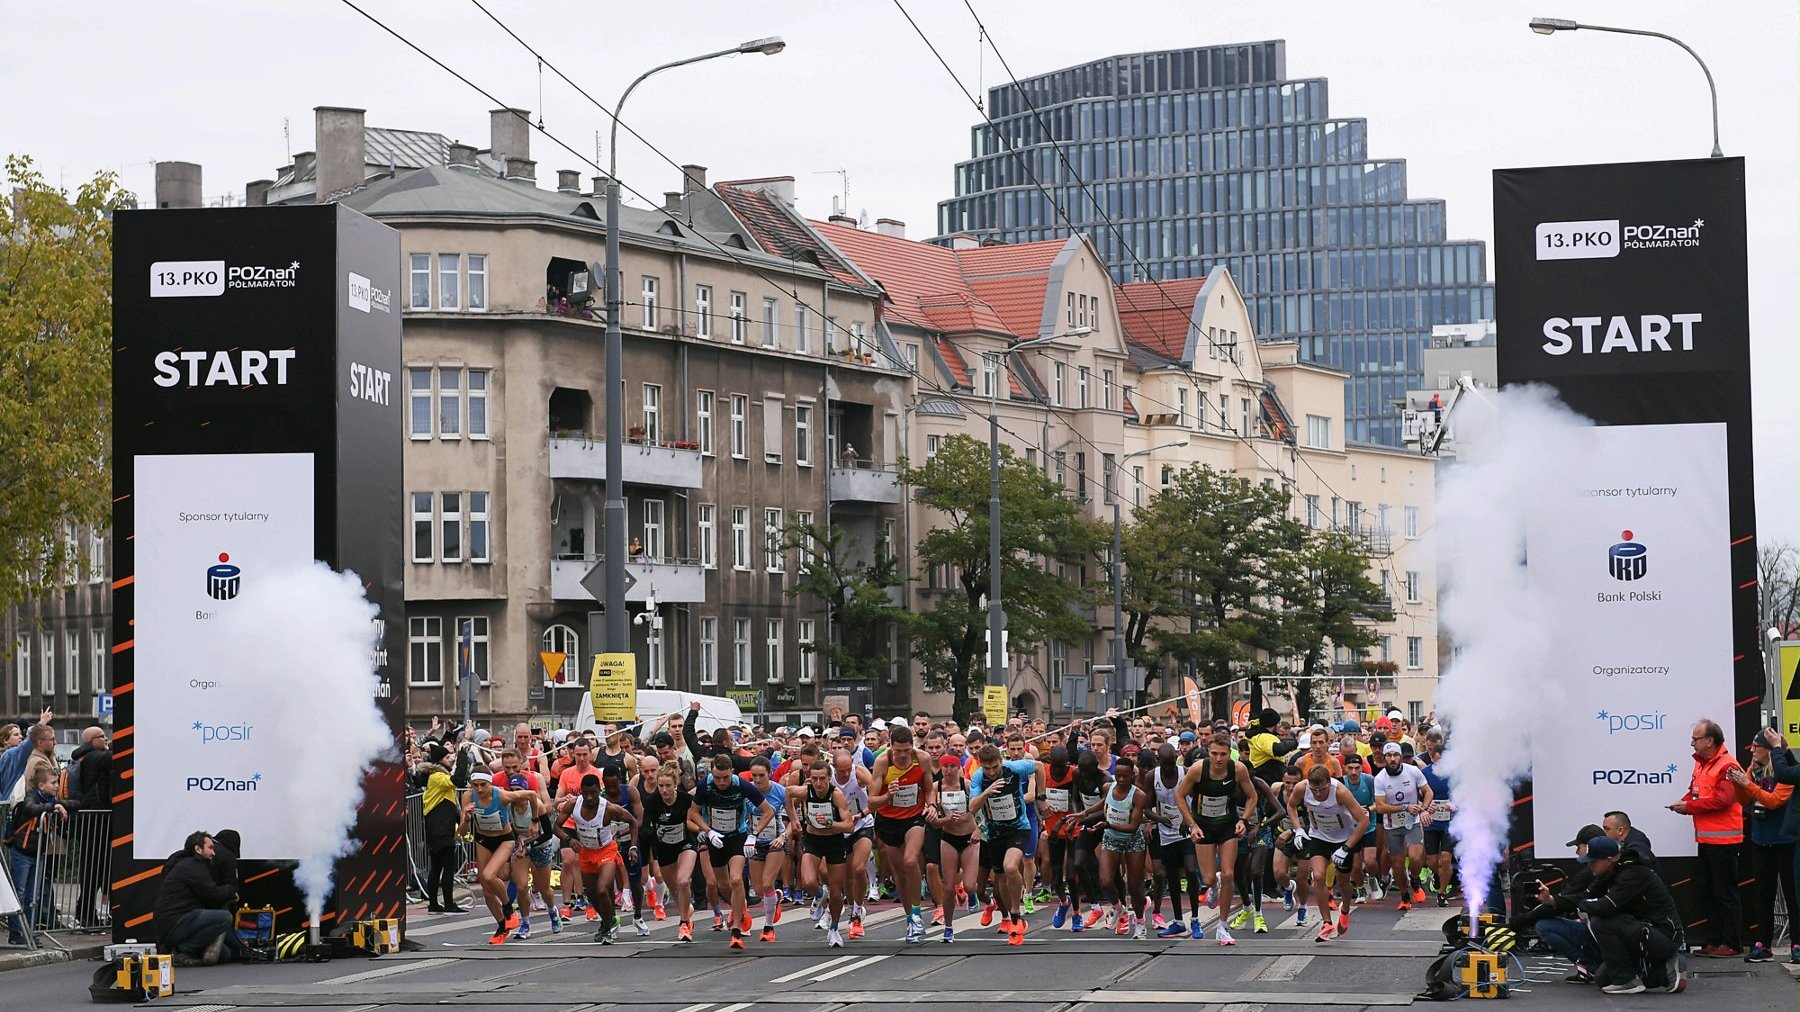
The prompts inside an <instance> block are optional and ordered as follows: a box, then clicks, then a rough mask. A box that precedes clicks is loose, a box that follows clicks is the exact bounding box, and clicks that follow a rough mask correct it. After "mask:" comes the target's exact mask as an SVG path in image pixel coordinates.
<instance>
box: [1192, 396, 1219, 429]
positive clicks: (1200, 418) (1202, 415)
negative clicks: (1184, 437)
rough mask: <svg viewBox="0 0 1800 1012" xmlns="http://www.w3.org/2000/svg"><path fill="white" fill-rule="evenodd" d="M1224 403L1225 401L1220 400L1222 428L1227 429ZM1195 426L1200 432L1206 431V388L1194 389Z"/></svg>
mask: <svg viewBox="0 0 1800 1012" xmlns="http://www.w3.org/2000/svg"><path fill="white" fill-rule="evenodd" d="M1224 403H1225V402H1224V401H1220V402H1219V404H1220V407H1219V412H1220V413H1219V428H1220V429H1225V428H1226V427H1227V426H1226V425H1225V414H1224V411H1225V408H1224ZM1194 428H1195V429H1197V430H1198V431H1200V432H1205V431H1206V391H1204V390H1196V391H1194Z"/></svg>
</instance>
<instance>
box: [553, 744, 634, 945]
mask: <svg viewBox="0 0 1800 1012" xmlns="http://www.w3.org/2000/svg"><path fill="white" fill-rule="evenodd" d="M557 808H558V810H559V811H560V812H562V813H563V814H565V815H566V816H568V821H567V822H565V823H564V826H565V827H567V828H566V830H565V832H566V833H567V843H568V846H569V848H570V849H572V850H574V851H575V853H576V862H575V864H574V865H573V867H577V868H579V869H580V870H581V884H582V888H583V890H584V891H585V893H586V895H587V900H588V909H589V910H594V911H597V914H596V916H597V917H598V918H599V920H600V924H599V926H598V927H597V928H595V929H594V941H596V942H599V943H600V944H602V945H611V944H613V943H614V942H616V941H618V940H619V927H618V916H617V911H616V909H615V907H614V903H613V889H614V886H615V885H616V884H617V882H618V880H619V877H620V876H621V875H622V874H623V872H624V870H625V860H624V858H622V857H620V856H619V843H618V841H617V840H615V839H614V838H613V827H614V826H615V825H618V824H619V823H624V824H625V825H626V826H627V827H628V828H629V829H630V831H631V832H633V833H635V832H636V831H637V816H636V815H634V814H632V813H631V812H627V811H625V810H624V809H623V808H620V807H619V806H618V805H615V804H613V803H612V802H610V801H608V800H606V797H605V795H604V794H603V793H602V788H601V778H600V776H598V775H596V774H593V773H589V774H588V775H586V776H584V777H582V778H581V783H580V785H579V793H577V794H571V795H569V796H567V797H565V798H562V799H561V800H559V801H558V802H557ZM564 867H565V869H566V868H568V867H571V866H569V865H565V866H564ZM565 874H567V872H566V871H565Z"/></svg>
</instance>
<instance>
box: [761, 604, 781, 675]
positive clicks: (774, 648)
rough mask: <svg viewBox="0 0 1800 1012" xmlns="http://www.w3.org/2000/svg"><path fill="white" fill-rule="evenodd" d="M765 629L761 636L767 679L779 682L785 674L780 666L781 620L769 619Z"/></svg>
mask: <svg viewBox="0 0 1800 1012" xmlns="http://www.w3.org/2000/svg"><path fill="white" fill-rule="evenodd" d="M767 631H768V634H767V635H766V636H764V637H763V663H764V664H766V665H767V666H768V669H769V674H768V680H769V681H770V682H779V681H781V679H782V677H783V675H784V674H785V672H784V671H783V670H782V667H781V620H780V619H778V618H772V619H770V620H769V624H768V630H767Z"/></svg>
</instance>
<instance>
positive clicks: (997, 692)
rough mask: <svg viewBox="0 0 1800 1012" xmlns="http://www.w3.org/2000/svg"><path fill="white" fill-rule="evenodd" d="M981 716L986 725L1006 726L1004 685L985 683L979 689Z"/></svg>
mask: <svg viewBox="0 0 1800 1012" xmlns="http://www.w3.org/2000/svg"><path fill="white" fill-rule="evenodd" d="M981 717H982V719H983V720H985V721H987V726H988V727H1005V726H1006V686H1004V685H987V686H983V687H982V689H981Z"/></svg>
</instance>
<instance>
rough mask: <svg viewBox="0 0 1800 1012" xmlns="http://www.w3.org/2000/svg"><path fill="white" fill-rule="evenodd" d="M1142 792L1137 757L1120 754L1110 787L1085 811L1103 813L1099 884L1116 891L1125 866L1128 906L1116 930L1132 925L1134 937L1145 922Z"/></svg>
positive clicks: (1124, 931) (1129, 928)
mask: <svg viewBox="0 0 1800 1012" xmlns="http://www.w3.org/2000/svg"><path fill="white" fill-rule="evenodd" d="M1146 807H1147V801H1146V797H1145V793H1144V791H1143V790H1141V789H1140V788H1139V787H1138V783H1137V761H1136V760H1135V759H1133V758H1131V757H1130V756H1123V755H1122V756H1120V757H1119V758H1118V759H1117V760H1115V761H1114V763H1113V782H1112V787H1111V788H1110V789H1109V790H1107V791H1106V793H1105V795H1104V796H1103V799H1102V804H1101V806H1100V807H1099V808H1097V809H1094V810H1092V811H1090V812H1088V813H1086V814H1089V815H1091V814H1094V812H1100V813H1103V815H1104V826H1105V828H1104V830H1103V831H1102V833H1101V838H1100V888H1101V890H1102V891H1103V892H1107V893H1109V894H1116V893H1118V892H1119V877H1120V866H1123V868H1124V878H1125V890H1124V891H1125V894H1126V897H1127V902H1128V906H1127V907H1126V910H1125V912H1124V913H1123V914H1121V915H1120V917H1119V920H1118V925H1119V927H1118V934H1120V935H1122V936H1123V935H1127V934H1130V933H1131V931H1132V928H1133V926H1134V925H1135V927H1136V929H1137V931H1136V937H1138V938H1140V939H1141V938H1143V937H1144V936H1145V933H1146V932H1145V923H1144V906H1145V900H1144V834H1143V831H1142V830H1143V824H1144V809H1145V808H1146Z"/></svg>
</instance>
